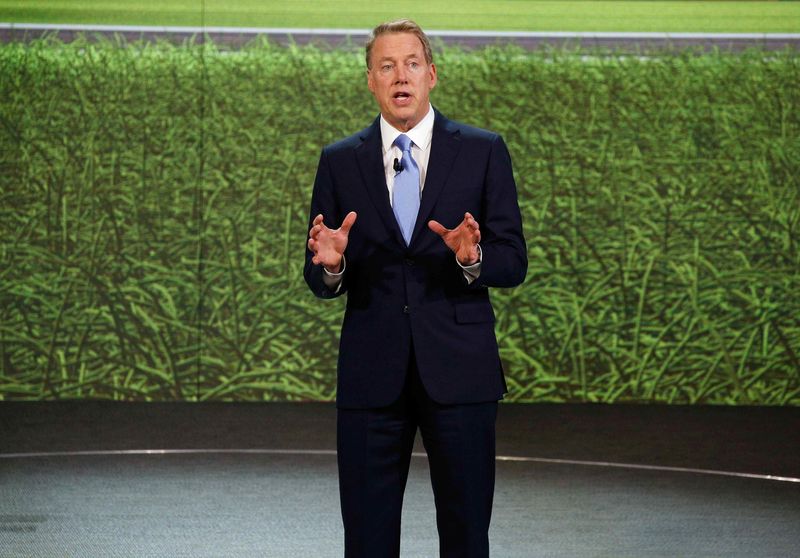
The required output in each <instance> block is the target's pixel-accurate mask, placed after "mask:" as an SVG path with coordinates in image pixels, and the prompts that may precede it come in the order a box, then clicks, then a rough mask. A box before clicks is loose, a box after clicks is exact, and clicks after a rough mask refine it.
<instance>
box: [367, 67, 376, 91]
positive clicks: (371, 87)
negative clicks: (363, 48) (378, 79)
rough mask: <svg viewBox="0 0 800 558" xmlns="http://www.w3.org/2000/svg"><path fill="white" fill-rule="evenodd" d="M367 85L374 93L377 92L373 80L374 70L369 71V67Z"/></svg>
mask: <svg viewBox="0 0 800 558" xmlns="http://www.w3.org/2000/svg"><path fill="white" fill-rule="evenodd" d="M367 87H369V90H370V91H371V92H372V93H373V94H374V93H375V83H374V82H373V81H372V72H370V71H369V68H367Z"/></svg>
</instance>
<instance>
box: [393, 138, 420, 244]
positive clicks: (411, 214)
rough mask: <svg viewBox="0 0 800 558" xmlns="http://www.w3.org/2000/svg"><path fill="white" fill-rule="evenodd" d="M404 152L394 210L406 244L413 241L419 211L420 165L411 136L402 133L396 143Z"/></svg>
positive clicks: (395, 186)
mask: <svg viewBox="0 0 800 558" xmlns="http://www.w3.org/2000/svg"><path fill="white" fill-rule="evenodd" d="M393 145H396V146H397V147H399V148H400V150H401V151H402V152H403V158H402V159H401V161H400V162H401V165H402V169H401V170H400V172H399V173H397V174H396V175H395V176H394V188H393V189H392V210H393V211H394V216H395V219H397V224H398V225H400V232H401V233H403V238H404V239H405V241H406V245H408V244H410V243H411V233H412V232H414V223H416V222H417V213H419V167H418V166H417V162H416V161H414V159H413V157H411V138H409V137H408V136H407V135H405V134H400V135H399V136H397V139H396V140H394V144H393Z"/></svg>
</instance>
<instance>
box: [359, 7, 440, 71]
mask: <svg viewBox="0 0 800 558" xmlns="http://www.w3.org/2000/svg"><path fill="white" fill-rule="evenodd" d="M386 33H411V34H412V35H416V36H417V38H418V39H419V42H421V43H422V49H423V50H424V51H425V62H427V63H428V64H431V63H432V62H433V51H432V50H431V42H430V41H429V40H428V36H427V35H426V34H425V32H424V31H423V30H422V27H420V26H419V25H417V24H416V23H415V22H413V21H411V20H410V19H396V20H394V21H387V22H386V23H381V24H380V25H378V26H377V27H375V29H373V30H372V32H370V34H369V37H367V44H366V51H367V52H366V55H367V56H366V58H367V69H369V68H370V67H371V66H370V60H369V57H370V55H371V54H372V45H374V44H375V39H377V38H378V37H380V36H381V35H385V34H386Z"/></svg>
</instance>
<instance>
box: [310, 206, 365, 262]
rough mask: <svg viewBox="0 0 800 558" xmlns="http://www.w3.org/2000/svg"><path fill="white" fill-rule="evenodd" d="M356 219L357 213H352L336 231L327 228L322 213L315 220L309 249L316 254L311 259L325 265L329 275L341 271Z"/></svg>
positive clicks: (312, 225)
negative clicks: (343, 257)
mask: <svg viewBox="0 0 800 558" xmlns="http://www.w3.org/2000/svg"><path fill="white" fill-rule="evenodd" d="M356 217H357V215H356V212H355V211H351V212H350V213H348V214H347V216H346V217H345V218H344V221H342V226H341V227H339V228H338V229H335V230H334V229H329V228H328V227H327V226H325V223H324V222H323V220H322V214H321V213H320V214H319V215H317V216H316V217H315V218H314V222H313V223H312V224H311V230H309V231H308V249H309V250H311V251H312V252H313V253H314V257H313V258H311V261H312V262H313V263H315V264H317V265H323V266H324V267H325V269H326V270H328V272H329V273H339V272H340V271H341V269H342V255H343V254H344V250H345V248H347V237H348V235H349V234H350V229H351V228H352V227H353V223H355V222H356Z"/></svg>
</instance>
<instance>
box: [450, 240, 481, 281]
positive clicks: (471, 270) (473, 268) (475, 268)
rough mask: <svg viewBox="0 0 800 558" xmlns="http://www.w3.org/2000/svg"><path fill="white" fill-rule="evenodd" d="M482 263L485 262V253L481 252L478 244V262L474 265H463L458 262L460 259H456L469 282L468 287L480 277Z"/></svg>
mask: <svg viewBox="0 0 800 558" xmlns="http://www.w3.org/2000/svg"><path fill="white" fill-rule="evenodd" d="M482 261H483V252H482V251H481V245H480V244H478V261H477V262H475V263H474V264H470V265H461V262H460V261H458V258H456V263H457V264H458V267H460V268H461V270H462V271H463V273H464V279H466V280H467V285H470V284H472V282H473V281H475V279H477V278H478V277H479V276H480V274H481V262H482Z"/></svg>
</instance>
